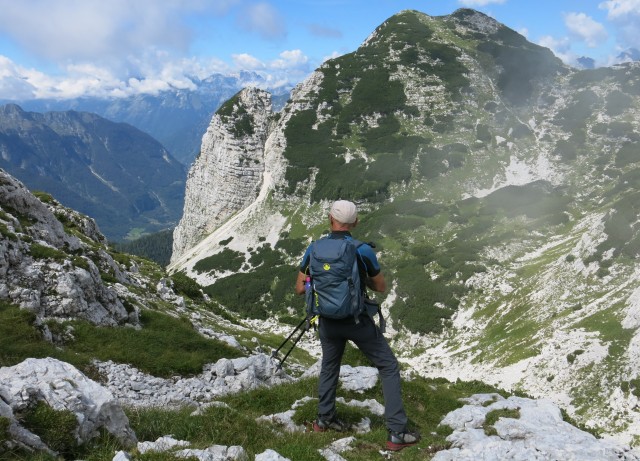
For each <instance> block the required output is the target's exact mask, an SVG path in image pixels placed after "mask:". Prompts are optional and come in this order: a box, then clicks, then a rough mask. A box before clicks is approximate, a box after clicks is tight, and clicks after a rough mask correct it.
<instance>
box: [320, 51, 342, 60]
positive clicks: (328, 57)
mask: <svg viewBox="0 0 640 461" xmlns="http://www.w3.org/2000/svg"><path fill="white" fill-rule="evenodd" d="M342 55H343V53H338V52H337V51H334V52H333V53H331V54H330V55H329V56H325V57H324V58H322V62H325V61H328V60H329V59H335V58H339V57H340V56H342Z"/></svg>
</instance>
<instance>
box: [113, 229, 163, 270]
mask: <svg viewBox="0 0 640 461" xmlns="http://www.w3.org/2000/svg"><path fill="white" fill-rule="evenodd" d="M172 242H173V229H166V230H163V231H160V232H155V233H152V234H147V235H143V236H142V237H139V238H137V239H135V240H124V241H122V242H118V243H116V244H114V248H115V249H116V250H118V251H120V252H122V253H129V254H132V255H137V256H141V257H143V258H147V259H150V260H151V261H154V262H156V263H158V264H160V265H161V266H166V265H168V264H169V260H170V259H171V245H172Z"/></svg>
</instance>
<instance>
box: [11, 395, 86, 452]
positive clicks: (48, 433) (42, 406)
mask: <svg viewBox="0 0 640 461" xmlns="http://www.w3.org/2000/svg"><path fill="white" fill-rule="evenodd" d="M18 419H19V420H20V421H21V422H22V424H23V425H24V427H26V428H27V429H29V430H30V431H31V432H33V433H34V434H36V435H38V436H39V437H40V438H41V439H42V441H43V442H44V443H45V444H46V445H47V446H48V447H49V448H51V449H52V450H54V451H56V452H58V453H60V454H62V455H64V456H65V458H66V457H67V456H69V455H73V453H74V452H75V451H76V450H77V449H78V442H77V440H76V437H75V433H76V428H77V426H78V421H77V420H76V416H75V415H74V414H73V413H72V412H71V411H69V410H54V409H53V408H51V407H50V406H49V405H48V404H47V403H46V402H44V401H39V402H38V403H37V404H36V405H35V406H34V407H32V408H29V409H27V411H26V412H25V413H24V414H22V415H19V416H18Z"/></svg>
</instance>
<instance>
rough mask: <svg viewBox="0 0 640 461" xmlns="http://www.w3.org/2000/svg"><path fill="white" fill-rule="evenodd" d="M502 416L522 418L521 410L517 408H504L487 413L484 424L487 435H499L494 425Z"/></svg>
mask: <svg viewBox="0 0 640 461" xmlns="http://www.w3.org/2000/svg"><path fill="white" fill-rule="evenodd" d="M500 418H511V419H520V410H519V409H517V408H514V409H509V408H502V409H499V410H492V411H490V412H489V413H487V416H486V417H485V419H484V424H483V425H482V428H483V429H484V433H485V434H487V435H498V431H497V430H496V428H495V427H494V425H495V424H496V423H497V422H498V420H499V419H500Z"/></svg>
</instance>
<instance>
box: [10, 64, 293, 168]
mask: <svg viewBox="0 0 640 461" xmlns="http://www.w3.org/2000/svg"><path fill="white" fill-rule="evenodd" d="M192 82H193V85H194V89H190V90H179V89H174V90H167V91H162V92H160V93H158V94H157V95H150V94H140V95H136V96H130V97H126V98H113V99H98V98H77V99H64V100H54V99H35V100H25V101H4V102H5V103H9V102H13V103H16V104H19V105H20V106H21V107H22V108H23V109H25V110H28V111H34V112H49V111H67V110H76V111H82V112H92V113H95V114H98V115H100V116H101V117H104V118H107V119H109V120H112V121H115V122H125V123H128V124H130V125H133V126H135V127H136V128H138V129H140V130H142V131H144V132H146V133H148V134H150V135H151V136H153V137H154V138H155V139H157V140H158V141H159V142H160V143H161V144H162V145H163V146H164V147H165V148H166V149H167V150H168V151H169V152H170V153H171V155H173V157H175V158H176V159H177V160H178V161H179V162H181V163H182V164H184V165H186V166H189V165H190V164H191V162H192V161H193V159H195V157H196V156H197V155H198V153H199V151H200V143H201V141H202V135H203V134H204V133H205V131H206V130H207V126H208V125H209V122H210V120H211V117H212V115H213V114H214V113H215V111H216V110H217V109H218V108H219V107H220V106H221V105H222V104H223V103H224V102H225V101H226V100H228V99H229V98H231V97H232V96H233V95H234V94H236V93H237V92H238V91H240V90H241V89H242V88H244V87H246V86H259V87H262V88H268V89H269V90H270V91H271V92H272V93H273V104H274V107H275V108H276V109H278V108H281V107H282V106H284V104H285V102H286V101H287V99H288V98H289V92H290V91H291V87H290V86H285V87H279V88H270V86H269V82H267V81H266V80H265V79H264V78H263V77H262V76H260V75H258V74H256V73H254V72H241V73H240V74H238V75H233V76H228V75H222V74H213V75H211V76H209V77H207V78H205V79H198V78H196V77H193V78H192ZM2 102H3V101H0V103H2Z"/></svg>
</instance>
